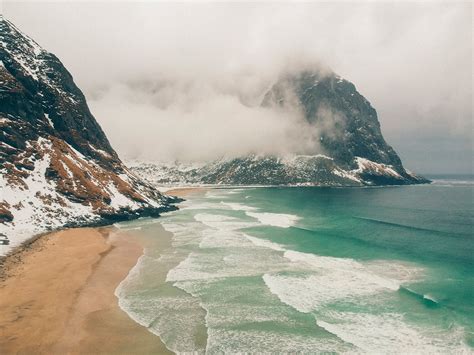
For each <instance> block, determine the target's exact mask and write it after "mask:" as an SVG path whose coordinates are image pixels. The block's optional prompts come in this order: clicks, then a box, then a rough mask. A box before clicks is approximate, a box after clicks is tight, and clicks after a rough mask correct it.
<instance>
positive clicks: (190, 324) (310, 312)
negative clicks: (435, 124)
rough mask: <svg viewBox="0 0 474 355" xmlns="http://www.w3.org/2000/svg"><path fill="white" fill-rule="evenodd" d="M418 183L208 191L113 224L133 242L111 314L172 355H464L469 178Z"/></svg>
mask: <svg viewBox="0 0 474 355" xmlns="http://www.w3.org/2000/svg"><path fill="white" fill-rule="evenodd" d="M430 178H431V179H433V183H432V184H430V185H416V186H397V187H373V188H323V187H248V188H242V187H239V188H209V189H205V190H202V191H200V192H197V193H194V194H192V195H190V196H189V197H187V200H186V201H185V202H183V203H181V204H180V206H179V207H180V209H179V210H178V211H174V212H171V213H167V214H164V215H163V216H162V217H160V218H158V219H151V218H145V219H140V220H137V221H131V222H124V223H119V224H117V226H118V227H119V228H121V229H123V230H135V231H139V232H140V233H141V235H142V236H143V238H145V239H146V241H147V244H146V245H147V246H146V248H145V249H144V255H143V256H142V257H141V258H140V259H139V261H138V263H137V265H136V266H135V267H134V268H133V269H132V270H131V271H130V273H129V275H128V276H127V278H126V279H125V280H123V281H122V283H121V284H120V285H119V287H118V288H117V290H116V295H117V297H118V299H119V304H120V307H121V308H122V309H123V310H124V311H125V312H127V313H128V314H129V316H130V317H131V318H132V319H134V320H135V321H136V322H138V323H139V324H141V325H143V326H144V327H147V328H148V330H149V331H150V332H152V333H154V334H156V335H157V336H159V337H160V338H161V340H162V341H163V342H164V343H165V345H166V347H168V348H169V349H170V350H172V351H173V352H175V353H196V354H201V353H203V354H204V353H208V354H222V353H226V354H235V353H250V354H254V353H258V354H262V353H277V354H286V353H301V354H318V353H371V354H401V353H403V354H428V353H429V354H434V353H443V354H464V353H465V354H474V268H473V266H474V235H473V222H474V206H473V197H474V195H473V193H474V178H473V176H431V177H430ZM163 229H164V230H166V231H167V233H164V231H163ZM163 235H166V236H167V238H169V241H168V243H167V244H166V243H165V245H163V241H162V240H160V239H162V238H163Z"/></svg>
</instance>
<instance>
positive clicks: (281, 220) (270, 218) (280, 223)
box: [245, 212, 301, 228]
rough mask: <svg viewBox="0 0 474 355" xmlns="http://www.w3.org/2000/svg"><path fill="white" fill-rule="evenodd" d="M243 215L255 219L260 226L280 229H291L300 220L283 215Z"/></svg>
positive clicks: (294, 216) (297, 217)
mask: <svg viewBox="0 0 474 355" xmlns="http://www.w3.org/2000/svg"><path fill="white" fill-rule="evenodd" d="M245 214H246V215H247V216H249V217H253V218H255V219H257V220H258V221H259V222H260V223H261V224H264V225H268V226H274V227H281V228H289V227H292V226H294V225H295V224H296V222H297V221H299V220H300V219H301V217H299V216H296V215H293V214H285V213H269V212H261V213H260V212H259V213H257V212H245Z"/></svg>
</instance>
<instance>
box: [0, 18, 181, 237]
mask: <svg viewBox="0 0 474 355" xmlns="http://www.w3.org/2000/svg"><path fill="white" fill-rule="evenodd" d="M0 133H1V134H0V165H1V177H0V191H1V199H0V233H3V234H5V235H6V236H7V237H9V238H10V240H11V241H12V243H11V244H16V243H18V242H19V241H21V240H22V239H24V238H25V237H28V236H31V234H32V233H37V232H42V231H45V230H48V229H52V228H58V227H62V226H68V225H70V226H73V225H84V224H93V223H102V222H105V221H111V220H118V219H128V218H136V217H138V216H146V215H158V214H159V212H161V211H165V210H169V209H173V208H174V207H173V206H171V205H170V202H172V199H170V198H168V197H166V196H163V195H161V194H160V193H159V192H158V191H156V190H155V189H154V188H153V187H152V186H150V185H149V184H147V183H144V182H143V181H142V180H141V179H139V178H138V177H137V176H136V175H134V174H133V173H132V172H131V171H130V170H129V169H127V167H125V165H124V164H123V163H122V162H121V160H120V159H119V157H118V156H117V153H116V152H115V151H114V150H113V149H112V147H111V146H110V143H109V141H108V140H107V137H106V136H105V134H104V132H103V131H102V129H101V128H100V126H99V124H98V123H97V121H96V120H95V119H94V117H93V116H92V114H91V113H90V111H89V108H88V106H87V103H86V100H85V98H84V95H83V94H82V92H81V91H80V90H79V88H78V87H77V86H76V85H75V84H74V81H73V78H72V76H71V74H70V73H69V72H68V71H67V70H66V69H65V68H64V66H63V65H62V64H61V62H60V61H59V59H58V58H56V57H55V56H54V55H53V54H51V53H49V52H47V51H46V50H44V49H43V48H41V47H40V46H39V45H38V44H37V43H36V42H34V41H33V40H32V39H31V38H29V37H28V36H26V35H24V34H23V33H21V32H20V31H19V30H18V29H17V28H16V27H15V26H14V25H13V24H12V23H10V22H9V21H7V20H6V19H4V18H3V17H0Z"/></svg>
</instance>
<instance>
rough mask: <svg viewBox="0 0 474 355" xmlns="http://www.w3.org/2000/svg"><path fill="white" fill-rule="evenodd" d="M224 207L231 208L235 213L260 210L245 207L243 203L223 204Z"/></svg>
mask: <svg viewBox="0 0 474 355" xmlns="http://www.w3.org/2000/svg"><path fill="white" fill-rule="evenodd" d="M221 204H222V205H224V206H226V207H230V208H231V209H233V210H234V211H256V210H258V208H256V207H252V206H247V205H244V204H243V203H237V202H221Z"/></svg>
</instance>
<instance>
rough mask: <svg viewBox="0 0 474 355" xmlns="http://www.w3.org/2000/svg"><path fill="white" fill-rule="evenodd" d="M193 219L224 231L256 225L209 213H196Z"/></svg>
mask: <svg viewBox="0 0 474 355" xmlns="http://www.w3.org/2000/svg"><path fill="white" fill-rule="evenodd" d="M194 219H195V220H196V221H198V222H201V223H203V224H205V225H206V226H208V227H211V228H214V229H220V230H226V231H232V230H237V229H242V228H247V227H252V226H255V225H256V223H252V222H245V221H242V220H241V219H239V218H235V217H230V216H223V215H216V214H210V213H198V214H196V215H195V216H194Z"/></svg>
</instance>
